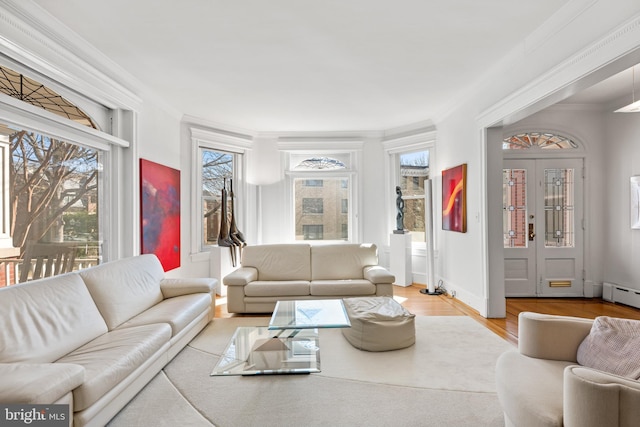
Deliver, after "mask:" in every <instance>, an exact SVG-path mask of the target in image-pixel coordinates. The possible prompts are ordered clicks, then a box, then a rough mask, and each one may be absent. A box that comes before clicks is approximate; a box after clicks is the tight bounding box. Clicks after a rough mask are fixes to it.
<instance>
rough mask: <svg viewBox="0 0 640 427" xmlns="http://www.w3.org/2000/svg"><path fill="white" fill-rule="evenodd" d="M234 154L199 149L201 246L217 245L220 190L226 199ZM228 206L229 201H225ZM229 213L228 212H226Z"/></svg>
mask: <svg viewBox="0 0 640 427" xmlns="http://www.w3.org/2000/svg"><path fill="white" fill-rule="evenodd" d="M235 156H236V155H235V154H234V153H228V152H225V151H219V150H213V149H208V148H201V149H200V161H201V163H200V164H201V167H202V176H201V178H202V209H203V232H204V235H203V241H202V242H203V246H208V245H216V244H218V236H219V234H220V222H221V219H222V217H221V214H222V211H221V208H222V189H223V188H225V187H226V189H227V199H229V198H230V197H231V194H230V192H231V191H230V190H231V184H232V182H233V181H232V180H233V171H234V163H235ZM227 206H229V200H227ZM228 213H230V211H228Z"/></svg>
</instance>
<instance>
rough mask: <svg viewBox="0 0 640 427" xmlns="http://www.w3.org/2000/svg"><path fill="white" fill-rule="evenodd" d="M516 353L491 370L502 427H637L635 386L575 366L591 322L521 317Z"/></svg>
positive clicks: (639, 385) (639, 409) (639, 410)
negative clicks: (494, 373) (503, 426)
mask: <svg viewBox="0 0 640 427" xmlns="http://www.w3.org/2000/svg"><path fill="white" fill-rule="evenodd" d="M518 319H519V320H518V349H517V350H511V351H508V352H506V353H504V354H502V355H501V356H500V357H499V359H498V361H497V365H496V383H497V391H498V398H499V400H500V404H501V405H502V408H503V411H504V418H505V425H506V426H507V427H513V426H517V427H534V426H536V427H537V426H568V427H602V426H621V427H627V426H628V427H631V426H638V425H639V423H640V381H635V380H631V379H628V378H623V377H620V376H617V375H612V374H608V373H605V372H602V371H598V370H595V369H591V368H587V367H583V366H579V365H578V364H577V353H578V347H579V346H580V344H581V343H582V341H583V340H584V338H585V337H586V336H587V335H588V334H589V332H590V331H591V326H592V324H593V320H590V319H582V318H576V317H567V316H554V315H547V314H539V313H531V312H523V313H520V315H519V318H518Z"/></svg>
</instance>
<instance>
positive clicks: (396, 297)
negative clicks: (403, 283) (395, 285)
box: [393, 295, 407, 304]
mask: <svg viewBox="0 0 640 427" xmlns="http://www.w3.org/2000/svg"><path fill="white" fill-rule="evenodd" d="M393 299H394V300H396V301H398V303H399V304H402V303H403V302H405V301H406V300H407V298H405V297H399V296H398V295H394V296H393Z"/></svg>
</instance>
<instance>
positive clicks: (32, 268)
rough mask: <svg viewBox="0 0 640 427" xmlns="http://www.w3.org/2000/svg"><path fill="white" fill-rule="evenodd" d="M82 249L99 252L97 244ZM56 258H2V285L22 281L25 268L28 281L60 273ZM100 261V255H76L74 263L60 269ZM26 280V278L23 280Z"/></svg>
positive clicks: (95, 263)
mask: <svg viewBox="0 0 640 427" xmlns="http://www.w3.org/2000/svg"><path fill="white" fill-rule="evenodd" d="M81 249H84V250H83V251H82V252H84V254H87V253H89V254H92V253H98V246H97V245H95V246H94V247H92V248H89V247H88V246H87V245H82V246H81ZM54 262H55V260H48V261H46V260H45V261H43V260H42V259H38V258H36V257H34V258H31V259H30V260H29V261H25V260H24V259H22V258H18V257H9V258H0V287H4V286H10V285H15V284H17V283H19V282H20V277H21V275H22V276H23V279H24V269H25V268H26V269H28V272H27V276H26V277H27V281H28V280H32V279H33V278H34V274H35V275H36V278H39V277H44V276H52V275H55V274H58V273H57V272H56V269H55V268H54V265H53V263H54ZM99 263H100V256H86V255H85V256H83V257H82V256H81V257H75V258H74V259H73V262H72V263H69V264H68V265H67V266H66V268H65V269H64V270H59V271H60V273H65V272H69V271H78V270H82V269H84V268H88V267H93V266H95V265H98V264H99ZM22 281H25V280H22Z"/></svg>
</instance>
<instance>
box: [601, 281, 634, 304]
mask: <svg viewBox="0 0 640 427" xmlns="http://www.w3.org/2000/svg"><path fill="white" fill-rule="evenodd" d="M609 289H611V291H610V292H609ZM602 298H603V299H605V300H607V301H611V302H619V303H622V304H625V305H629V306H631V307H635V308H640V290H638V289H632V288H627V287H626V286H619V285H616V284H614V283H606V282H605V283H604V285H603V296H602ZM608 298H611V299H608Z"/></svg>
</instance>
